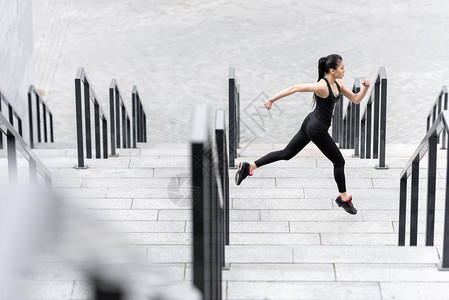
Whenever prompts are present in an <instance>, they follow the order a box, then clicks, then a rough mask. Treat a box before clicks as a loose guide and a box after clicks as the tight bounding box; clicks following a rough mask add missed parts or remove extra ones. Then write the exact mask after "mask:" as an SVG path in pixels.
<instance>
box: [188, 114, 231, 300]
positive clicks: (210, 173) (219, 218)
mask: <svg viewBox="0 0 449 300" xmlns="http://www.w3.org/2000/svg"><path fill="white" fill-rule="evenodd" d="M208 116H209V109H208V106H205V105H202V106H198V107H197V108H196V109H195V114H194V116H193V122H192V137H191V145H192V152H191V153H192V169H191V170H192V202H193V283H194V285H195V286H196V287H197V288H198V289H199V290H200V291H201V293H202V294H203V299H221V298H222V288H221V283H222V268H223V266H224V251H225V241H226V239H225V228H226V227H225V226H224V219H225V214H224V201H223V200H224V199H223V188H222V181H221V179H220V175H219V163H218V161H217V159H218V154H217V149H216V147H215V146H214V145H213V141H212V139H211V136H210V131H209V117H208ZM219 116H220V117H219V118H217V123H219V124H220V127H221V125H222V119H221V118H222V116H223V115H222V113H220V114H219Z"/></svg>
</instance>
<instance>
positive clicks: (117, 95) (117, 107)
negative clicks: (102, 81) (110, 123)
mask: <svg viewBox="0 0 449 300" xmlns="http://www.w3.org/2000/svg"><path fill="white" fill-rule="evenodd" d="M114 92H115V106H114V107H115V138H116V145H115V146H116V147H117V148H121V147H120V139H121V137H120V121H121V120H120V93H119V91H118V88H117V86H114Z"/></svg>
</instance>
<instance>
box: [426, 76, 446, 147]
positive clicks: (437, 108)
mask: <svg viewBox="0 0 449 300" xmlns="http://www.w3.org/2000/svg"><path fill="white" fill-rule="evenodd" d="M443 98H444V102H443ZM442 110H447V87H446V86H445V85H443V87H442V88H441V91H440V94H439V95H438V98H437V100H436V101H435V103H434V104H433V106H432V109H431V110H430V112H429V115H428V116H427V128H426V131H429V129H430V126H432V124H433V123H434V122H435V120H436V118H437V116H438V115H439V114H440V113H441V111H442ZM442 134H443V141H442V145H441V148H442V149H447V146H446V132H445V131H443V133H442ZM439 142H440V137H439V136H438V143H439Z"/></svg>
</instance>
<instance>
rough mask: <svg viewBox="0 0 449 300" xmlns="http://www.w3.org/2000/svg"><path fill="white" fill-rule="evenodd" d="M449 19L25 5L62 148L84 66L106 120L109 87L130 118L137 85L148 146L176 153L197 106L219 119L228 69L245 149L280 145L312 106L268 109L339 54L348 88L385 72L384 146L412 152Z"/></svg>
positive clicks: (285, 104)
mask: <svg viewBox="0 0 449 300" xmlns="http://www.w3.org/2000/svg"><path fill="white" fill-rule="evenodd" d="M448 9H449V3H448V2H447V1H445V0H436V1H432V2H428V1H413V2H410V1H405V0H404V1H388V0H380V1H368V2H360V3H355V2H354V1H350V0H343V1H339V2H338V5H335V2H334V1H330V0H326V1H319V2H317V1H312V0H306V1H301V2H297V1H291V0H282V1H270V0H263V1H247V2H245V3H242V2H241V1H228V0H226V1H224V0H220V1H208V0H194V1H170V2H169V3H168V2H161V1H146V0H139V1H105V0H98V1H93V2H92V1H88V0H80V1H75V0H63V1H59V0H49V1H47V0H45V1H44V0H33V24H34V35H35V53H36V78H37V82H36V83H35V85H36V86H37V87H39V88H41V89H43V90H44V92H45V94H46V99H47V101H48V103H49V105H50V107H51V109H52V111H53V112H54V113H55V126H56V131H55V138H56V141H58V142H61V141H69V142H72V141H73V140H74V137H75V116H74V108H75V102H74V77H75V73H76V71H77V68H78V67H84V68H85V69H86V71H87V74H88V76H89V78H90V80H91V82H92V84H93V87H94V89H95V91H96V93H97V95H98V96H99V98H100V99H99V100H100V102H101V104H102V106H103V108H104V109H105V110H106V111H108V103H109V102H108V95H109V94H108V87H109V83H110V81H111V79H112V78H117V80H118V84H119V87H120V89H121V91H122V93H123V95H124V99H125V102H126V104H127V106H128V109H130V107H131V106H130V97H131V88H132V86H133V85H137V86H138V88H139V91H140V95H141V98H142V100H143V105H144V109H145V111H146V113H147V119H148V133H149V135H148V137H149V140H150V141H155V142H174V143H179V142H187V141H188V136H189V134H188V132H189V129H190V119H191V114H192V112H193V107H195V106H196V105H198V104H204V103H209V104H211V105H212V106H213V107H214V109H225V110H226V111H227V108H228V103H227V101H228V69H229V67H235V68H236V76H237V78H238V82H239V83H240V90H241V113H242V117H243V118H242V124H241V128H242V139H244V140H247V141H248V140H252V139H255V142H259V143H265V142H268V143H272V142H276V143H287V142H288V141H289V140H290V139H291V138H292V137H293V136H294V134H295V133H296V132H297V131H298V129H299V126H300V124H301V122H302V120H303V119H304V117H305V116H306V115H307V113H308V112H309V111H310V110H311V103H312V95H311V94H308V93H306V94H295V95H292V96H290V97H288V98H285V99H282V100H280V101H278V102H276V103H275V105H274V106H273V108H272V110H271V111H270V112H267V111H266V110H265V109H264V108H263V102H264V99H265V98H266V97H267V96H268V97H269V96H272V95H274V94H275V93H277V92H279V91H280V90H282V89H284V88H286V87H288V86H290V85H292V84H298V83H307V82H314V81H315V80H316V78H317V61H318V59H319V58H320V57H322V56H325V55H328V54H330V53H339V54H340V55H342V57H343V58H344V60H345V67H346V70H347V72H346V75H345V78H344V80H343V81H344V83H345V84H346V85H347V86H348V87H351V86H352V84H353V80H354V78H355V77H367V78H369V79H371V80H372V81H374V79H375V75H376V72H377V70H378V68H379V67H380V66H385V68H386V71H387V76H388V107H387V110H388V114H387V124H388V125H387V128H388V131H387V140H388V143H389V144H394V143H408V144H412V145H416V144H417V143H419V142H420V140H421V138H422V137H423V135H424V133H425V126H426V117H427V113H428V112H429V111H430V107H431V105H432V104H433V103H434V101H435V100H436V98H437V96H438V94H439V91H440V89H441V87H442V85H446V84H448V82H447V78H448V77H449V70H448V69H447V68H446V66H447V55H446V49H448V46H449V41H448V40H447V39H445V38H442V37H444V36H445V34H446V30H447V28H448V27H449V20H448V19H447V18H446V15H445V12H446V11H447V10H448ZM365 104H366V100H364V101H363V102H362V108H363V107H364V105H365ZM211 113H212V112H211ZM162 124H163V125H162ZM161 125H162V126H161Z"/></svg>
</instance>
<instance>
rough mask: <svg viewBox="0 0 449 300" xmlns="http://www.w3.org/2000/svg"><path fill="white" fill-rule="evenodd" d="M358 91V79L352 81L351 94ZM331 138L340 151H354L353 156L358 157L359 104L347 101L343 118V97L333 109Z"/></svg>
mask: <svg viewBox="0 0 449 300" xmlns="http://www.w3.org/2000/svg"><path fill="white" fill-rule="evenodd" d="M359 91H360V79H359V78H356V79H354V84H353V86H352V92H353V93H358V92H359ZM332 137H333V139H334V141H335V142H338V144H339V146H340V148H342V149H354V156H359V144H360V143H359V141H360V104H355V103H353V102H351V101H349V103H348V106H347V107H346V114H345V115H344V116H343V96H341V97H340V100H339V101H338V102H337V104H336V105H335V108H334V119H333V126H332Z"/></svg>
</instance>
